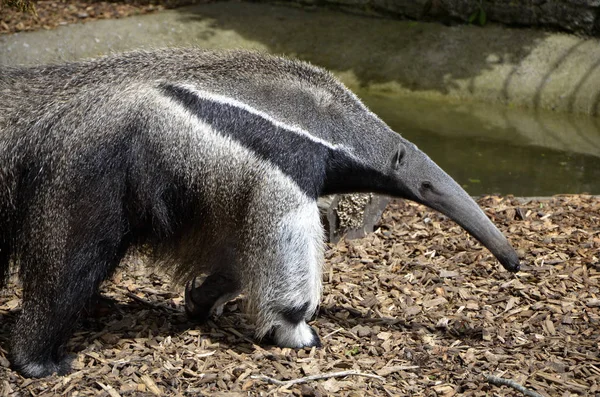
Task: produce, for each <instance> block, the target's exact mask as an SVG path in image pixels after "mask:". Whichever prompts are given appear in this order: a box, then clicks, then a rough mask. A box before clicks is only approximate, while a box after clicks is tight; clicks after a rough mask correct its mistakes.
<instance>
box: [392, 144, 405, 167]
mask: <svg viewBox="0 0 600 397" xmlns="http://www.w3.org/2000/svg"><path fill="white" fill-rule="evenodd" d="M405 153H406V148H405V147H404V145H403V144H400V146H399V147H398V148H397V149H396V152H394V156H393V157H392V168H393V169H395V170H397V169H398V168H400V166H401V165H402V163H403V160H404V154H405Z"/></svg>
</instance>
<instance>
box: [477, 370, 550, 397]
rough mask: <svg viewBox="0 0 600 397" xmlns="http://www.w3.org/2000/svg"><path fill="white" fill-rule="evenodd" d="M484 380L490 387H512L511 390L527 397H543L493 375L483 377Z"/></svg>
mask: <svg viewBox="0 0 600 397" xmlns="http://www.w3.org/2000/svg"><path fill="white" fill-rule="evenodd" d="M485 379H486V380H487V381H488V382H489V383H491V384H492V385H496V386H508V387H512V388H513V389H515V390H517V391H520V392H521V393H523V394H524V395H526V396H529V397H543V396H542V395H541V394H539V393H536V392H534V391H533V390H529V389H528V388H526V387H525V386H521V385H520V384H518V383H517V382H515V381H514V380H510V379H504V378H500V377H499V376H493V375H485Z"/></svg>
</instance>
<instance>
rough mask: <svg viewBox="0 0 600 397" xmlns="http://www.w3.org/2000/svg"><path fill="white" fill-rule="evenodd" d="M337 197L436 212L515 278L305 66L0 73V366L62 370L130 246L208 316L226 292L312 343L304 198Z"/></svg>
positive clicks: (254, 56)
mask: <svg viewBox="0 0 600 397" xmlns="http://www.w3.org/2000/svg"><path fill="white" fill-rule="evenodd" d="M353 191H374V192H379V193H383V194H390V195H394V196H397V197H404V198H408V199H411V200H415V201H418V202H421V203H424V204H426V205H429V206H431V207H432V208H434V209H438V210H440V211H441V212H443V213H445V214H447V215H448V216H450V217H451V218H452V219H454V220H456V221H457V222H458V223H459V224H461V225H462V226H463V227H465V229H467V231H469V232H470V233H472V234H473V235H474V236H475V237H477V238H478V239H479V240H480V241H482V243H483V244H484V245H486V246H487V247H488V248H489V249H490V250H491V251H492V252H493V253H494V254H495V255H496V257H498V259H499V260H500V261H501V262H502V264H503V265H504V266H505V267H507V268H508V269H509V270H516V269H517V268H518V258H517V257H516V254H515V253H514V250H512V248H511V247H510V245H509V244H508V242H507V241H506V239H505V238H504V237H503V236H502V235H501V233H500V232H499V231H498V230H497V229H496V228H495V227H494V226H493V225H492V224H491V223H490V221H489V220H488V219H487V217H486V216H485V215H484V214H483V212H482V211H481V210H480V209H479V208H478V207H477V205H476V204H475V203H474V202H473V201H472V200H471V199H470V198H469V196H468V195H467V194H466V193H465V192H464V191H463V190H462V189H461V188H460V186H458V185H457V184H456V183H455V182H454V181H453V180H452V179H451V178H450V177H449V176H448V175H447V174H445V173H444V172H443V171H442V170H441V169H439V167H437V166H436V165H435V164H434V163H433V162H432V161H431V160H430V159H429V158H428V157H427V156H426V155H425V154H423V153H422V152H421V151H419V150H418V149H417V148H416V147H415V146H414V145H412V144H411V143H410V142H408V141H406V140H404V139H403V138H401V137H400V136H399V135H398V134H396V133H395V132H393V131H391V130H390V129H389V127H387V126H386V125H385V124H384V123H383V122H382V121H381V120H380V119H379V118H377V117H376V116H375V115H374V114H373V113H371V112H370V111H369V110H368V109H367V108H366V107H365V106H364V105H363V104H362V103H361V102H360V101H359V100H358V99H357V98H356V97H355V96H354V95H353V94H352V93H351V92H350V91H348V90H347V89H346V88H345V87H344V86H343V85H342V84H341V83H339V82H338V81H336V80H335V79H334V78H333V77H332V75H331V74H329V73H328V72H325V71H323V70H322V69H319V68H316V67H314V66H311V65H308V64H306V63H302V62H298V61H292V60H288V59H283V58H278V57H273V56H268V55H261V54H258V53H252V52H243V51H231V52H210V51H202V50H197V49H178V50H162V51H155V52H134V53H129V54H124V55H117V56H111V57H106V58H101V59H98V60H93V61H88V62H82V63H72V64H65V65H57V66H45V67H34V68H3V69H0V286H1V282H2V281H3V278H2V277H1V275H6V273H7V269H8V263H9V260H12V261H13V262H15V263H18V264H19V266H20V275H21V278H22V280H23V286H24V292H23V312H22V315H21V317H20V319H19V320H18V322H17V324H16V326H15V329H14V332H13V338H12V344H13V346H12V357H13V364H14V365H15V366H16V367H17V368H18V369H20V371H21V372H22V373H23V374H24V375H26V376H46V375H49V374H51V373H52V372H54V371H57V372H59V373H64V372H66V371H67V370H68V364H66V363H65V362H64V361H63V358H62V357H63V354H62V351H61V349H62V346H63V345H64V343H65V342H66V340H67V335H68V331H69V328H70V324H72V320H73V318H75V316H77V314H78V313H79V312H80V310H81V308H82V307H83V305H84V303H85V302H86V301H87V300H89V299H90V297H91V296H92V294H93V293H94V291H96V290H97V287H98V285H99V284H100V283H101V282H102V281H103V280H104V279H105V278H106V277H107V275H108V274H110V272H111V271H112V270H113V269H114V267H115V266H117V265H118V263H119V261H120V260H121V258H122V257H123V255H124V254H125V252H126V251H127V250H128V249H130V248H131V247H135V246H139V245H140V244H148V245H150V246H151V247H152V248H153V251H152V252H153V254H154V256H155V259H156V262H157V263H158V264H160V265H161V266H163V267H165V268H169V267H170V268H172V269H173V273H174V275H175V278H176V279H177V280H179V281H185V280H189V279H192V278H193V277H195V276H197V275H199V274H201V273H206V274H212V275H216V276H218V277H215V278H213V279H212V280H221V281H214V282H212V284H210V285H207V286H206V288H205V291H206V293H205V295H204V296H202V294H200V295H196V296H195V297H194V296H193V295H190V296H189V299H188V297H187V296H186V299H187V300H190V299H191V300H192V301H191V302H192V303H193V300H194V299H196V301H197V302H200V301H201V302H203V304H205V305H208V306H211V307H210V308H206V307H204V308H199V309H197V308H194V310H199V312H202V313H206V312H207V311H208V310H212V309H213V306H214V307H216V306H218V305H219V304H221V303H223V299H224V298H225V297H227V298H229V297H231V296H235V294H236V293H237V292H239V291H242V290H243V291H244V292H245V293H246V295H247V297H248V307H249V309H248V310H249V312H250V313H252V314H253V315H254V316H255V318H256V326H257V330H256V335H257V337H259V338H261V337H263V336H265V335H267V334H271V335H272V336H273V338H274V340H275V342H276V343H277V344H279V345H281V346H291V347H302V346H313V345H318V344H319V340H318V337H317V336H316V333H315V332H314V330H312V329H311V328H310V327H309V326H308V325H307V324H306V319H308V318H310V317H311V316H312V315H313V313H314V312H315V310H316V307H317V305H318V301H319V297H320V294H321V283H320V277H321V266H322V262H323V243H322V237H323V236H322V234H323V232H322V228H321V225H320V221H319V214H318V209H317V204H316V200H317V197H318V196H319V195H322V194H329V193H338V192H339V193H343V192H353ZM222 280H230V281H231V287H230V288H225V290H224V291H222V294H221V296H219V293H218V291H219V283H222V282H223V281H222ZM188 292H189V291H188ZM298 315H300V316H302V317H303V319H302V320H301V321H299V322H297V323H294V321H296V318H297V317H298Z"/></svg>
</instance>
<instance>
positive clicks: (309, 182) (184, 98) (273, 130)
mask: <svg viewBox="0 0 600 397" xmlns="http://www.w3.org/2000/svg"><path fill="white" fill-rule="evenodd" d="M160 88H161V90H162V92H163V93H164V94H165V95H166V96H168V97H169V98H171V99H174V100H176V101H177V102H179V103H181V104H182V105H183V106H185V107H186V108H187V109H189V110H190V111H191V112H192V113H193V114H195V115H196V116H197V117H198V118H200V119H201V120H202V121H204V122H205V123H207V124H209V125H210V126H212V127H213V128H214V129H215V130H216V131H218V132H219V133H221V134H225V135H227V136H229V137H231V138H233V139H235V140H236V141H238V142H239V143H241V144H242V145H243V146H245V147H247V148H249V149H250V150H252V151H253V152H254V153H256V154H257V155H258V156H260V157H261V158H263V159H264V160H266V161H269V162H270V163H271V164H273V165H275V166H277V167H278V168H279V169H280V170H281V171H282V172H284V173H285V174H286V175H288V176H289V177H290V178H292V180H294V182H296V184H298V186H299V187H300V189H302V190H303V191H304V192H305V193H306V194H307V195H308V196H309V197H313V198H317V197H318V196H319V195H320V194H321V192H322V189H323V181H324V180H325V173H326V167H327V161H328V158H329V156H330V155H331V153H330V152H331V151H332V149H330V148H328V147H327V146H325V145H322V144H320V143H318V142H315V141H313V140H311V139H309V138H308V137H306V136H302V135H300V134H298V133H295V132H293V131H289V130H286V129H284V128H282V127H278V126H276V125H274V124H273V123H272V122H270V121H269V120H267V119H265V118H264V117H261V116H259V115H256V114H253V113H250V112H249V111H247V110H245V109H242V108H239V107H235V106H232V105H227V104H223V103H219V102H215V101H211V100H209V99H204V98H201V97H199V96H198V95H196V94H194V93H193V92H191V91H189V90H187V89H185V88H182V87H179V86H176V85H172V84H166V83H165V84H162V85H161V86H160Z"/></svg>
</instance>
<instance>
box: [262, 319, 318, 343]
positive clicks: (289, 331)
mask: <svg viewBox="0 0 600 397" xmlns="http://www.w3.org/2000/svg"><path fill="white" fill-rule="evenodd" d="M269 336H270V339H272V341H273V343H274V344H276V345H277V346H279V347H292V348H295V349H300V348H303V347H313V346H316V347H321V339H319V336H318V335H317V332H316V331H315V329H314V328H313V327H311V326H310V325H308V324H306V323H305V322H304V321H302V322H299V323H297V324H293V325H292V324H283V325H277V326H275V327H274V328H273V330H272V331H271V332H270V333H269Z"/></svg>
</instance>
